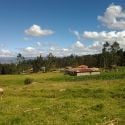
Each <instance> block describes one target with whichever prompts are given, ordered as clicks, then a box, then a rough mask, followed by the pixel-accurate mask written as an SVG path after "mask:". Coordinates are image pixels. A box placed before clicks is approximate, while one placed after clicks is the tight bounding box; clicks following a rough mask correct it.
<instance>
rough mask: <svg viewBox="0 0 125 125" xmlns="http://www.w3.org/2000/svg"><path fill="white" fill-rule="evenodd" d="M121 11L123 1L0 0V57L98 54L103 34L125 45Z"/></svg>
mask: <svg viewBox="0 0 125 125" xmlns="http://www.w3.org/2000/svg"><path fill="white" fill-rule="evenodd" d="M108 8H109V9H108ZM121 8H122V9H121ZM106 9H107V12H106ZM108 10H111V13H110V11H108ZM112 10H113V12H112ZM119 11H120V12H119ZM117 12H118V14H117V15H114V13H117ZM105 13H107V15H108V16H109V17H110V16H111V17H112V19H114V20H116V21H114V22H113V23H115V24H114V25H112V26H111V24H112V21H113V20H112V19H109V17H107V15H106V16H105ZM119 13H120V14H119ZM110 14H111V15H110ZM124 14H125V3H124V0H0V53H1V54H0V56H15V55H16V54H17V53H19V52H20V53H22V54H24V56H37V55H39V54H40V53H42V54H43V55H46V54H48V53H49V52H52V53H53V54H54V55H56V56H65V55H69V54H71V53H73V54H78V55H80V54H83V55H84V54H94V53H99V52H100V47H101V45H102V44H103V42H104V41H103V39H102V34H103V35H106V36H108V35H109V37H111V39H109V37H108V38H107V37H105V38H104V36H103V38H104V40H107V39H108V40H109V41H110V40H111V43H112V42H113V40H114V39H117V40H119V43H120V44H121V46H124V43H123V40H124V38H122V37H124V30H125V28H124V25H125V23H124V22H125V15H124ZM112 15H113V16H112ZM118 15H121V16H120V17H119V16H118ZM99 16H100V18H99ZM119 18H120V19H119ZM110 22H111V23H110ZM50 31H51V32H50ZM45 32H46V33H45ZM33 33H35V34H36V33H37V36H36V35H34V34H33ZM113 33H114V34H113ZM119 34H121V35H119ZM92 35H96V37H95V36H92ZM97 35H98V38H97ZM113 36H115V37H113ZM121 39H122V40H121Z"/></svg>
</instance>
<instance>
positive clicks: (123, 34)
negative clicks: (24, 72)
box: [83, 30, 125, 50]
mask: <svg viewBox="0 0 125 125" xmlns="http://www.w3.org/2000/svg"><path fill="white" fill-rule="evenodd" d="M83 38H84V39H86V40H92V41H94V43H93V45H91V47H90V48H92V49H97V50H101V49H102V46H103V44H104V42H106V41H108V42H109V43H110V44H112V43H113V42H114V41H117V42H118V43H119V44H120V46H121V48H124V49H125V30H124V31H119V32H116V31H110V32H106V31H102V32H91V31H90V32H88V31H85V32H84V33H83Z"/></svg>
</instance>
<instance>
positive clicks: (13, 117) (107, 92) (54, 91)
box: [0, 72, 125, 125]
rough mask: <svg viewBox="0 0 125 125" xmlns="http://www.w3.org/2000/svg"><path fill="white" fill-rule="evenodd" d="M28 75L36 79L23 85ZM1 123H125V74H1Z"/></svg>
mask: <svg viewBox="0 0 125 125" xmlns="http://www.w3.org/2000/svg"><path fill="white" fill-rule="evenodd" d="M25 78H33V79H34V82H33V83H32V84H30V85H24V80H25ZM0 87H2V88H4V90H5V93H4V96H3V99H2V100H0V125H110V121H112V123H114V124H113V125H125V73H124V72H120V73H104V74H101V75H100V76H85V77H83V76H82V77H71V76H64V75H63V73H38V74H30V75H1V76H0Z"/></svg>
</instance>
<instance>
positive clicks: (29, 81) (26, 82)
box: [24, 78, 33, 85]
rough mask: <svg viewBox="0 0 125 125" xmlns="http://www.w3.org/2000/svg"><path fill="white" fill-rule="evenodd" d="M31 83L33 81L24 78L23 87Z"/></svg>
mask: <svg viewBox="0 0 125 125" xmlns="http://www.w3.org/2000/svg"><path fill="white" fill-rule="evenodd" d="M32 82H33V79H31V78H26V79H25V80H24V84H25V85H28V84H31V83H32Z"/></svg>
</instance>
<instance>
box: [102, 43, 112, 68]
mask: <svg viewBox="0 0 125 125" xmlns="http://www.w3.org/2000/svg"><path fill="white" fill-rule="evenodd" d="M102 57H103V66H104V68H107V67H109V65H110V44H109V43H108V42H106V43H105V44H104V45H103V49H102Z"/></svg>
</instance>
